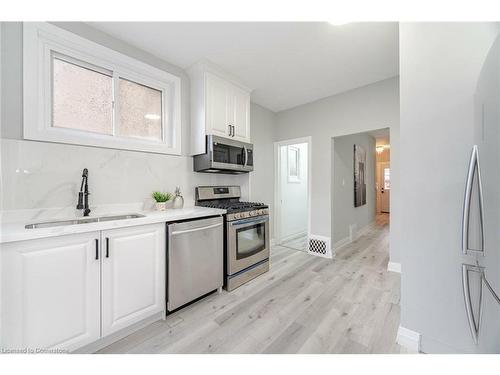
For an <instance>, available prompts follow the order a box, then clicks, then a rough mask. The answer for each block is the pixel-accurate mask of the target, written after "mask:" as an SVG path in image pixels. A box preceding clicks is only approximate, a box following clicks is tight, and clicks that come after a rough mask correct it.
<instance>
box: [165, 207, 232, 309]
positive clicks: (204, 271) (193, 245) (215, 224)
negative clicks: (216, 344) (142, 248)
mask: <svg viewBox="0 0 500 375" xmlns="http://www.w3.org/2000/svg"><path fill="white" fill-rule="evenodd" d="M223 235H224V227H223V218H222V217H221V216H218V217H212V218H209V219H200V220H191V221H185V222H180V223H172V224H168V250H167V251H168V270H167V273H168V278H167V283H168V284H167V310H168V311H173V310H175V309H177V308H179V307H181V306H183V305H185V304H187V303H189V302H191V301H193V300H195V299H197V298H198V297H201V296H203V295H205V294H207V293H209V292H211V291H213V290H216V289H219V288H221V287H222V284H223V276H224V268H223V261H224V242H223Z"/></svg>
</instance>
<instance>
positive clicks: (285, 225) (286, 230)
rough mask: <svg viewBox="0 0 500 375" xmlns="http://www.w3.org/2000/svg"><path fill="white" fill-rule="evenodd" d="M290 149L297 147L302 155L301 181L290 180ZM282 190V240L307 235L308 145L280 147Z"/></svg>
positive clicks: (300, 165)
mask: <svg viewBox="0 0 500 375" xmlns="http://www.w3.org/2000/svg"><path fill="white" fill-rule="evenodd" d="M288 147H296V148H297V149H298V150H299V155H300V163H299V170H300V173H299V174H300V180H299V181H298V182H291V181H289V178H288ZM279 152H280V158H281V165H280V189H281V194H280V198H281V223H280V229H281V233H280V236H281V240H286V239H290V238H292V237H293V236H296V235H299V234H304V233H307V222H308V216H307V215H308V212H307V211H308V195H307V185H308V179H307V154H308V150H307V143H300V144H295V145H288V146H280V151H279Z"/></svg>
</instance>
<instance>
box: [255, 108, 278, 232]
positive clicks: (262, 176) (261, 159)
mask: <svg viewBox="0 0 500 375" xmlns="http://www.w3.org/2000/svg"><path fill="white" fill-rule="evenodd" d="M250 122H251V124H252V127H251V132H252V134H251V136H252V142H253V144H254V150H255V153H254V155H255V156H254V157H255V158H254V171H253V172H252V173H250V199H251V200H252V201H255V202H264V203H267V204H268V205H269V209H270V216H271V218H270V220H269V225H270V232H271V238H274V220H273V215H274V161H273V160H274V143H273V140H274V129H275V122H276V114H275V113H274V112H272V111H270V110H268V109H266V108H264V107H261V106H260V105H258V104H254V103H252V105H251V107H250Z"/></svg>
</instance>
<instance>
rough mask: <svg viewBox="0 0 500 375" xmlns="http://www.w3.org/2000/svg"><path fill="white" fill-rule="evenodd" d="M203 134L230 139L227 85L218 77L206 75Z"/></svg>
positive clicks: (229, 99) (230, 120) (229, 101)
mask: <svg viewBox="0 0 500 375" xmlns="http://www.w3.org/2000/svg"><path fill="white" fill-rule="evenodd" d="M205 82H206V89H205V91H206V106H205V133H206V134H213V135H218V136H221V137H231V130H232V129H231V123H232V122H233V119H232V117H233V116H232V115H233V113H232V111H231V107H232V106H231V95H230V91H229V90H228V86H227V84H226V83H225V82H224V81H223V80H221V79H219V78H218V77H216V76H214V75H211V74H207V75H206V80H205Z"/></svg>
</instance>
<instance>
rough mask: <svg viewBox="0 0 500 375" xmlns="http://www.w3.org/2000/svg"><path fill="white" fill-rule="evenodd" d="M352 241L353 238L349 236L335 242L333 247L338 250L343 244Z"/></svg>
mask: <svg viewBox="0 0 500 375" xmlns="http://www.w3.org/2000/svg"><path fill="white" fill-rule="evenodd" d="M350 243H351V239H350V238H349V237H346V238H343V239H341V240H340V241H337V242H335V244H334V245H333V248H334V249H335V250H338V249H340V248H341V247H342V246H345V245H348V244H350Z"/></svg>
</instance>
